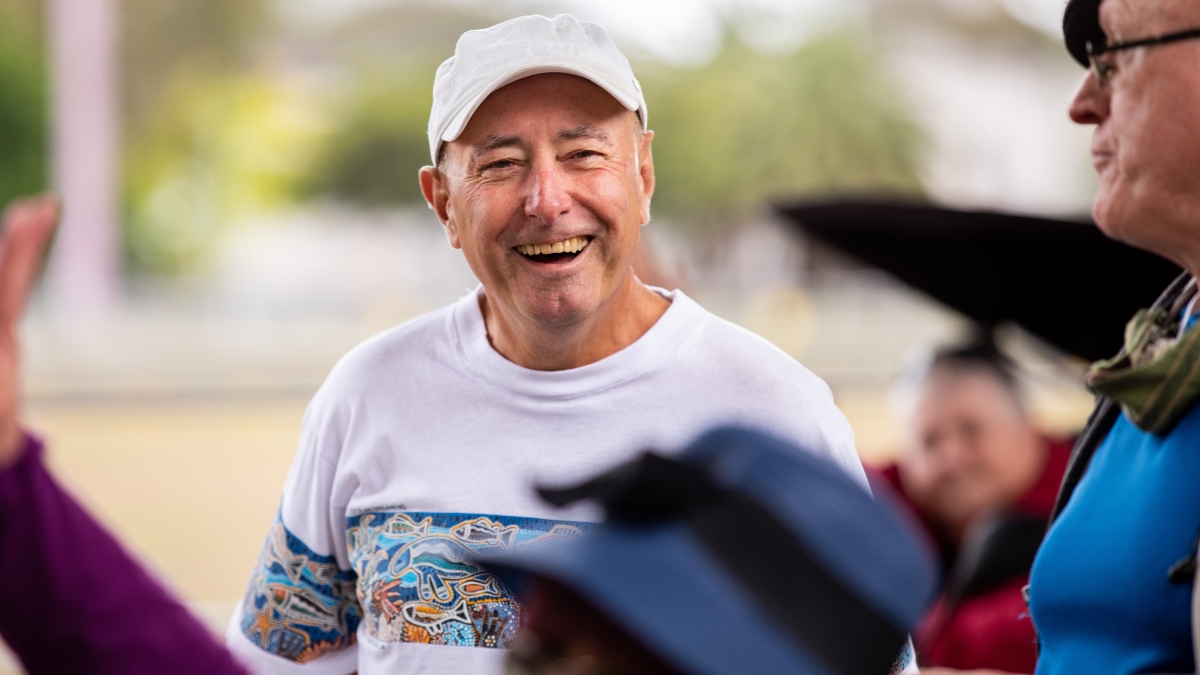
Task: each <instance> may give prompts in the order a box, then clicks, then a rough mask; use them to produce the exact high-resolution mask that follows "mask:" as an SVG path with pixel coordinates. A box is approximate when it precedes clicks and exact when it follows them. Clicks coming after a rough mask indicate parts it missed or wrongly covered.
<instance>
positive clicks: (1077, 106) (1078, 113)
mask: <svg viewBox="0 0 1200 675" xmlns="http://www.w3.org/2000/svg"><path fill="white" fill-rule="evenodd" d="M1108 111H1109V99H1108V94H1107V93H1106V92H1105V91H1104V89H1103V88H1101V86H1100V83H1099V82H1097V81H1096V73H1095V71H1094V70H1092V69H1089V70H1088V71H1087V73H1086V74H1085V75H1084V76H1083V80H1081V81H1080V82H1079V86H1078V87H1076V88H1075V95H1074V96H1073V97H1072V98H1071V105H1070V107H1068V108H1067V114H1068V115H1070V117H1071V121H1072V122H1074V123H1076V124H1100V123H1101V122H1103V121H1104V120H1105V119H1107V118H1108Z"/></svg>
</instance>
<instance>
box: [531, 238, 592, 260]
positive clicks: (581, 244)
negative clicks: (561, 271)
mask: <svg viewBox="0 0 1200 675" xmlns="http://www.w3.org/2000/svg"><path fill="white" fill-rule="evenodd" d="M591 241H592V238H591V237H586V236H585V237H569V238H567V239H562V240H560V241H554V242H548V243H542V244H521V245H519V246H514V247H513V250H514V251H516V252H517V253H519V254H521V255H522V256H523V257H524V258H525V259H527V260H531V261H533V262H537V263H556V262H563V261H568V260H574V259H575V258H576V257H577V256H578V255H579V254H580V253H582V252H583V251H584V249H586V248H587V247H588V244H590V243H591Z"/></svg>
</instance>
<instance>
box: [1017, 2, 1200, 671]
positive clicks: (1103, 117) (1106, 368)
mask: <svg viewBox="0 0 1200 675" xmlns="http://www.w3.org/2000/svg"><path fill="white" fill-rule="evenodd" d="M1063 29H1064V34H1065V38H1066V44H1067V49H1068V50H1069V51H1070V53H1071V55H1072V56H1074V57H1075V59H1076V60H1078V61H1079V63H1080V64H1081V65H1084V66H1085V67H1087V68H1088V70H1087V73H1086V74H1085V75H1084V77H1083V79H1082V81H1081V82H1080V84H1079V88H1078V89H1077V90H1076V92H1075V97H1074V100H1073V101H1072V102H1071V104H1070V111H1069V112H1070V116H1071V119H1072V120H1074V121H1075V122H1076V123H1078V124H1084V125H1091V126H1094V127H1095V132H1094V135H1093V140H1092V155H1093V160H1094V163H1095V167H1096V171H1097V173H1098V174H1099V176H1100V187H1099V190H1098V192H1097V194H1096V198H1095V202H1094V205H1093V209H1092V213H1093V216H1094V217H1095V220H1096V223H1097V225H1098V226H1099V227H1100V229H1101V231H1103V232H1104V233H1105V234H1106V235H1108V236H1109V237H1112V238H1114V239H1118V240H1120V241H1123V242H1126V243H1128V244H1131V245H1133V246H1137V247H1139V248H1143V249H1146V250H1148V251H1151V252H1154V253H1157V254H1159V255H1161V256H1163V257H1165V258H1168V259H1170V260H1172V261H1174V262H1175V263H1177V264H1179V265H1180V266H1181V267H1182V268H1183V269H1184V270H1185V272H1184V274H1183V275H1182V276H1181V277H1180V278H1179V279H1178V280H1176V282H1175V283H1174V284H1172V285H1171V286H1170V287H1169V288H1168V289H1167V290H1166V292H1164V293H1163V295H1162V296H1161V297H1160V298H1159V300H1158V301H1157V302H1155V303H1154V305H1153V306H1152V307H1151V308H1150V309H1148V310H1141V311H1139V312H1138V313H1137V314H1136V315H1135V316H1134V318H1133V319H1132V320H1131V321H1130V322H1129V324H1128V326H1127V327H1126V331H1125V338H1126V339H1125V346H1124V347H1123V348H1122V350H1121V351H1120V352H1119V353H1118V354H1117V356H1115V357H1114V358H1112V359H1110V360H1108V361H1101V362H1098V363H1096V364H1094V365H1093V366H1092V369H1091V371H1090V372H1089V373H1088V375H1087V384H1088V386H1089V387H1090V388H1091V389H1092V390H1093V391H1094V392H1096V393H1097V394H1098V395H1099V398H1098V405H1097V408H1096V410H1095V411H1094V412H1093V414H1092V417H1091V419H1090V420H1089V423H1088V426H1087V427H1086V428H1085V429H1084V431H1083V432H1082V434H1081V435H1080V439H1079V442H1078V443H1077V444H1076V447H1075V449H1074V450H1073V452H1072V457H1071V461H1070V464H1069V465H1068V468H1067V475H1066V478H1065V479H1064V481H1063V486H1062V491H1061V494H1060V496H1059V499H1058V501H1057V504H1056V506H1055V519H1054V521H1053V522H1052V524H1051V526H1050V530H1049V532H1048V533H1047V535H1046V539H1045V541H1044V542H1043V544H1042V548H1041V550H1040V551H1039V552H1038V555H1037V559H1036V561H1035V562H1034V565H1033V573H1032V575H1031V578H1030V589H1029V598H1030V610H1031V612H1032V614H1033V622H1034V624H1035V625H1036V626H1037V630H1038V636H1039V639H1040V641H1041V654H1040V657H1039V660H1038V669H1037V672H1038V673H1039V674H1042V675H1069V674H1072V673H1080V674H1082V673H1089V674H1091V673H1194V672H1196V665H1197V664H1196V658H1195V651H1194V649H1195V647H1196V645H1195V644H1194V642H1195V641H1194V638H1193V635H1194V633H1193V631H1196V630H1197V629H1200V621H1198V620H1196V619H1194V618H1193V612H1194V611H1195V609H1200V605H1195V606H1194V605H1193V603H1194V602H1196V601H1197V598H1196V594H1195V583H1196V548H1197V541H1198V538H1200V409H1197V406H1196V401H1197V398H1198V397H1200V330H1196V329H1195V324H1196V311H1195V310H1196V297H1197V296H1196V281H1195V280H1196V275H1197V274H1198V273H1200V3H1198V2H1195V0H1103V1H1101V0H1071V1H1070V2H1069V3H1068V5H1067V8H1066V13H1065V15H1064V18H1063ZM1108 272H1109V273H1111V274H1121V273H1122V270H1108ZM1063 311H1064V312H1068V311H1070V308H1066V307H1064V308H1063ZM1194 607H1195V609H1193V608H1194Z"/></svg>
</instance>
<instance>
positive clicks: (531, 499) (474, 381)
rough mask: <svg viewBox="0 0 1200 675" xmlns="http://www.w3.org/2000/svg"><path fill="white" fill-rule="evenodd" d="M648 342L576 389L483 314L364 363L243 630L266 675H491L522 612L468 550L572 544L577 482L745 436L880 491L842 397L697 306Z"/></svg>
mask: <svg viewBox="0 0 1200 675" xmlns="http://www.w3.org/2000/svg"><path fill="white" fill-rule="evenodd" d="M660 292H661V293H662V294H663V295H664V296H666V297H667V298H669V299H670V300H671V305H670V307H669V308H668V309H667V311H666V313H664V314H663V316H662V317H661V318H660V319H659V320H658V322H657V323H655V324H654V326H653V327H651V328H650V330H648V331H647V332H646V334H645V335H643V336H642V337H641V338H640V339H639V340H637V341H636V342H634V343H633V344H632V345H630V346H628V347H626V348H625V349H623V350H621V351H620V352H617V353H616V354H613V355H612V356H609V357H608V358H605V359H602V360H600V361H598V362H596V363H592V364H589V365H587V366H583V367H582V368H575V369H572V370H564V371H552V372H546V371H535V370H529V369H527V368H522V367H521V366H518V365H516V364H514V363H512V362H510V361H508V360H507V359H505V358H504V357H503V356H501V355H500V354H499V353H498V352H496V351H495V350H494V349H493V348H492V346H491V344H490V343H489V341H488V339H487V332H486V329H485V326H484V321H483V316H482V313H481V311H480V308H479V301H478V296H479V294H480V293H482V291H481V290H479V291H476V292H475V293H472V294H469V295H467V296H466V297H464V298H463V299H462V300H460V301H458V302H456V303H455V304H453V305H451V306H449V307H446V308H443V309H441V310H438V311H435V312H432V313H430V314H427V315H425V316H422V317H419V318H417V319H414V320H412V321H409V322H408V323H405V324H404V325H401V326H399V327H397V328H394V329H392V330H390V331H387V332H385V333H383V334H381V335H378V336H376V337H374V338H371V339H370V340H368V341H366V342H364V343H363V344H362V345H359V346H358V347H356V348H355V349H354V350H352V351H351V352H350V353H349V354H347V355H346V356H345V357H344V358H343V359H342V360H341V362H339V363H338V365H337V366H336V367H335V368H334V369H333V372H332V373H331V374H330V376H329V378H328V380H327V381H326V382H325V384H324V385H323V386H322V387H321V389H320V391H318V392H317V394H316V396H315V397H314V398H313V401H312V403H311V404H310V405H309V408H308V411H307V413H306V414H305V417H304V424H303V430H302V433H301V439H300V447H299V450H298V451H297V453H296V459H295V461H294V463H293V465H292V469H291V473H290V474H289V476H288V480H287V484H286V486H285V488H284V493H283V501H282V505H281V507H280V515H279V518H278V519H277V520H276V523H275V525H274V527H273V528H272V529H271V532H270V534H269V536H268V537H267V542H266V544H265V545H264V548H263V552H262V554H261V555H260V558H259V561H258V564H257V565H256V569H255V572H254V574H253V576H252V578H251V582H250V588H249V590H248V591H247V594H246V597H245V599H244V600H243V601H242V604H241V605H240V606H239V608H238V612H237V613H236V614H235V615H234V617H233V619H232V621H231V622H230V626H229V631H228V636H227V637H228V644H229V647H230V649H232V650H233V651H234V653H235V654H236V655H237V656H238V657H239V658H240V659H241V660H242V661H243V662H244V663H245V664H246V665H247V666H248V667H250V668H251V669H252V670H254V671H255V672H258V673H322V674H324V673H328V674H329V675H345V674H346V673H351V672H354V671H356V670H357V671H358V672H359V673H360V674H361V675H378V674H382V673H388V674H389V675H408V674H415V673H419V674H422V675H488V674H490V673H499V672H501V670H502V657H503V651H501V650H499V649H494V648H490V647H497V646H499V645H500V644H501V643H502V642H503V641H505V640H507V639H509V638H511V637H512V635H513V634H514V633H515V631H516V628H517V623H518V621H517V612H518V609H517V607H516V606H515V604H514V603H513V601H512V600H511V599H510V598H508V597H506V596H505V595H504V592H503V589H500V588H497V586H496V581H495V579H493V578H491V577H490V576H489V575H487V573H485V572H482V571H481V570H479V569H477V568H475V567H474V566H472V565H470V564H469V563H468V562H466V558H467V556H468V554H469V553H470V552H471V551H479V550H488V549H492V548H495V547H504V548H507V547H512V546H518V545H524V544H526V543H529V542H532V541H534V540H538V539H545V538H551V537H561V536H571V535H574V534H576V533H578V532H579V531H580V530H582V529H586V528H587V527H588V523H589V522H594V521H595V520H596V519H597V517H598V515H599V514H598V513H597V512H596V511H594V510H593V509H592V508H590V507H587V506H580V507H575V508H572V509H567V510H559V509H555V508H553V507H551V506H549V505H547V504H545V503H543V502H542V501H540V500H539V499H538V497H537V496H536V494H535V493H534V490H533V488H534V486H535V485H536V484H546V485H565V484H571V483H574V482H578V481H580V480H583V479H585V478H588V477H591V476H592V475H594V474H596V473H599V472H601V471H603V470H605V469H609V468H611V467H612V466H614V465H616V464H618V463H620V462H623V461H625V460H627V459H630V458H631V457H633V456H634V455H635V454H637V453H638V452H640V451H642V450H646V449H656V450H659V451H664V452H670V451H673V450H678V449H680V448H682V447H683V446H684V445H685V444H686V443H688V442H689V441H690V440H692V439H693V438H695V437H696V436H698V435H699V434H701V433H702V432H704V431H706V430H708V429H710V428H712V427H714V426H716V425H720V424H724V423H731V422H737V423H742V424H748V425H753V426H755V427H758V428H761V429H764V430H766V431H769V432H773V433H775V434H777V435H779V436H782V437H784V438H787V439H791V440H794V441H796V442H797V443H799V444H800V445H801V446H803V447H805V448H808V449H810V450H811V451H813V452H817V453H820V454H823V455H826V456H828V457H830V458H832V459H833V460H834V461H836V462H837V463H838V464H840V465H841V466H843V467H845V469H846V471H847V473H849V474H851V475H852V476H853V477H854V478H855V479H857V480H859V481H861V482H862V484H863V486H864V488H865V487H866V476H865V475H864V473H863V469H862V465H861V464H860V463H859V459H858V456H857V455H856V454H855V451H854V439H853V435H852V433H851V430H850V425H849V424H848V423H847V422H846V418H845V417H844V416H843V415H842V413H841V412H840V411H839V410H838V409H837V407H836V406H834V403H833V398H832V396H831V394H830V391H829V387H827V386H826V385H825V383H824V382H822V381H821V380H820V379H819V378H817V377H816V376H815V375H813V374H812V373H811V372H809V371H808V370H807V369H805V368H804V367H803V366H801V365H800V364H799V363H797V362H796V361H795V360H794V359H792V358H791V357H790V356H788V355H787V354H785V353H783V352H782V351H780V350H779V349H777V348H775V347H774V346H773V345H771V344H770V343H769V342H767V341H766V340H764V339H762V338H760V337H758V336H757V335H754V334H753V333H750V332H749V331H746V330H744V329H742V328H739V327H737V326H735V325H733V324H731V323H729V322H727V321H724V320H722V319H719V318H717V317H716V316H714V315H712V314H710V313H709V312H707V311H705V310H704V309H702V308H701V307H700V306H699V305H697V304H696V303H695V302H694V301H693V300H692V299H690V298H688V297H687V296H686V295H684V294H683V293H682V292H680V291H674V292H671V293H667V292H665V291H660Z"/></svg>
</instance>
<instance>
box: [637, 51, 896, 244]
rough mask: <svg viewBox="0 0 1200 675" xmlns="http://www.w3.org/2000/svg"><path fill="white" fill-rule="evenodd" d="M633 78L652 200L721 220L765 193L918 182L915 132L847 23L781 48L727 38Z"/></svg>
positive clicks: (692, 216) (784, 195)
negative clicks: (648, 143)
mask: <svg viewBox="0 0 1200 675" xmlns="http://www.w3.org/2000/svg"><path fill="white" fill-rule="evenodd" d="M643 85H644V87H645V90H646V93H647V98H648V101H647V104H648V105H649V107H650V126H651V128H653V129H655V131H656V136H655V139H654V160H655V170H656V175H657V178H658V190H657V192H656V195H655V200H654V201H655V209H656V211H657V212H661V213H666V214H668V215H672V216H677V217H682V218H685V219H688V220H708V221H731V220H736V219H737V218H739V217H740V216H742V215H744V214H746V213H748V212H749V211H750V210H752V209H754V208H755V207H756V206H760V205H762V204H763V203H766V202H768V201H773V200H780V199H794V198H797V197H802V196H806V195H814V194H821V193H824V194H829V193H846V192H865V191H873V192H876V193H878V192H888V193H898V192H899V193H916V192H919V190H920V184H919V182H918V178H917V153H918V149H919V144H920V136H919V133H918V131H917V129H916V127H915V125H914V124H913V123H911V122H910V121H909V119H908V118H907V116H906V115H905V113H904V111H903V110H902V109H900V108H899V107H898V106H897V105H895V104H894V103H893V101H894V100H895V99H896V96H894V94H893V92H892V90H891V89H890V87H889V86H888V82H887V81H886V80H885V79H884V78H883V77H882V75H881V74H880V73H879V72H878V70H877V68H876V65H875V62H874V60H873V59H872V55H871V53H870V52H869V51H868V50H867V49H866V48H864V47H863V46H862V45H861V43H860V42H859V40H858V39H857V36H856V35H854V34H852V33H835V34H829V35H825V36H821V37H818V38H816V39H814V40H812V41H810V42H809V43H807V44H806V45H804V46H803V47H802V48H800V49H799V50H797V51H795V52H793V53H791V54H787V55H781V56H767V55H762V54H757V53H755V52H753V51H751V50H750V49H748V48H747V47H745V46H744V45H743V44H741V43H740V42H738V41H736V40H729V41H727V44H726V46H725V48H724V49H723V50H722V52H721V53H720V55H719V56H718V57H717V58H716V59H715V60H714V61H713V62H712V63H710V64H708V65H707V66H705V67H703V68H699V69H695V70H665V71H659V72H654V73H651V74H650V76H649V77H643Z"/></svg>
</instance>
